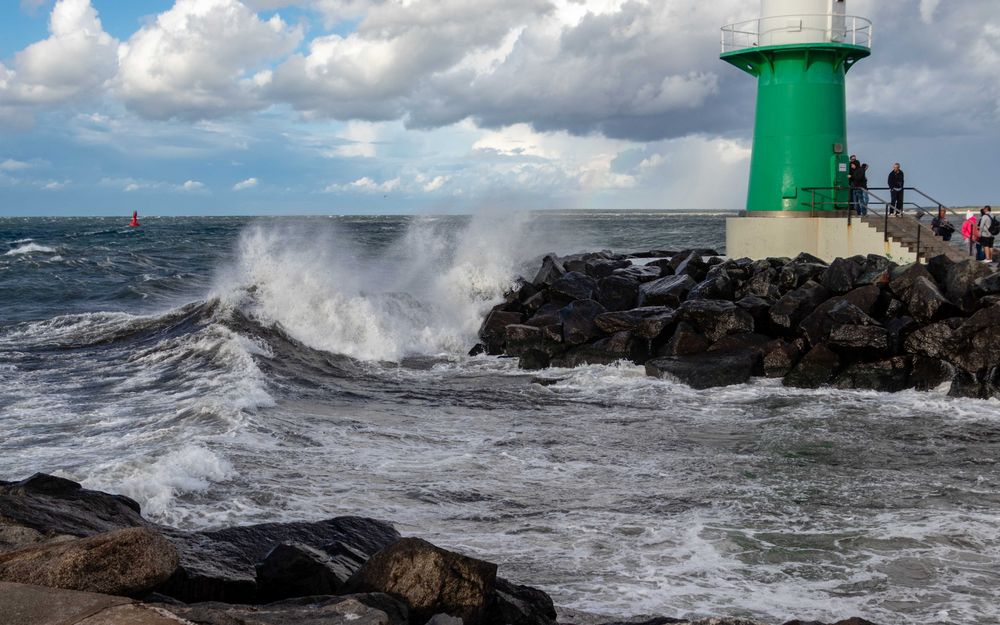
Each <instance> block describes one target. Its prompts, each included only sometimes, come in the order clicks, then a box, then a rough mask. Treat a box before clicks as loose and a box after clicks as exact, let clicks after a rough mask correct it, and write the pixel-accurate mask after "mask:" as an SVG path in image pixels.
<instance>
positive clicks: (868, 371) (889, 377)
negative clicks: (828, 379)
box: [835, 356, 911, 393]
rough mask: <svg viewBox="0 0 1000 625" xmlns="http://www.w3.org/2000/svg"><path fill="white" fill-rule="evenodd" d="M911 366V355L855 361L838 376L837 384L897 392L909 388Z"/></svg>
mask: <svg viewBox="0 0 1000 625" xmlns="http://www.w3.org/2000/svg"><path fill="white" fill-rule="evenodd" d="M910 367H911V360H910V356H892V357H890V358H884V359H882V360H877V361H874V362H858V363H854V364H852V365H849V366H848V367H847V368H846V369H844V370H843V371H842V372H841V373H840V375H838V376H837V380H836V382H835V386H837V387H838V388H844V389H863V390H871V391H883V392H887V393H895V392H898V391H902V390H903V389H906V388H909V383H908V381H909V375H910Z"/></svg>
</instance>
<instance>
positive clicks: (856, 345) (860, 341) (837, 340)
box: [827, 324, 889, 353]
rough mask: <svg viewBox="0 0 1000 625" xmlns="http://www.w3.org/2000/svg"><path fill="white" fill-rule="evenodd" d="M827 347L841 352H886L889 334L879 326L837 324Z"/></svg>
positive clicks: (831, 331)
mask: <svg viewBox="0 0 1000 625" xmlns="http://www.w3.org/2000/svg"><path fill="white" fill-rule="evenodd" d="M827 345H829V346H830V347H834V348H837V349H839V350H840V351H859V352H876V353H878V352H885V351H887V350H888V349H889V332H888V331H887V330H886V329H885V328H883V327H882V326H878V325H870V324H868V325H865V324H837V325H834V326H833V327H832V328H831V329H830V333H829V335H828V337H827Z"/></svg>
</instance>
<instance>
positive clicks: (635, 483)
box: [0, 212, 1000, 625]
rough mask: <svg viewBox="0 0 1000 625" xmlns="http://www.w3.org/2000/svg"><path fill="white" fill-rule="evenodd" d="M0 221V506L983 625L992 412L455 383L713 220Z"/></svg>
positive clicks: (610, 590) (718, 610)
mask: <svg viewBox="0 0 1000 625" xmlns="http://www.w3.org/2000/svg"><path fill="white" fill-rule="evenodd" d="M126 222H127V220H123V219H90V218H87V219H83V218H81V219H65V218H63V219H42V218H23V219H22V218H9V219H0V479H8V480H9V479H20V478H23V477H27V476H28V475H29V474H31V473H33V472H35V471H46V472H51V473H56V474H59V475H64V476H67V477H70V478H72V479H76V480H79V481H81V482H83V483H84V484H85V485H86V486H88V487H91V488H99V489H103V490H108V491H111V492H120V493H124V494H127V495H129V496H131V497H133V498H135V499H137V500H138V501H139V502H140V503H141V504H142V506H143V509H144V513H145V514H146V515H147V516H148V517H150V518H153V519H156V520H158V521H161V522H165V523H171V524H174V525H177V526H180V527H187V528H203V527H217V526H222V525H228V524H239V523H253V522H261V521H281V520H293V519H295V520H298V519H320V518H325V517H329V516H335V515H345V514H360V515H367V516H373V517H377V518H382V519H386V520H389V521H391V522H393V523H395V524H396V526H397V527H398V528H399V529H400V531H401V532H403V533H404V534H407V535H414V536H420V537H424V538H427V539H428V540H431V541H432V542H434V543H436V544H439V545H442V546H445V547H448V548H452V549H457V550H460V551H463V552H466V553H469V554H471V555H475V556H478V557H482V558H486V559H489V560H492V561H494V562H497V563H498V564H499V565H500V574H501V575H502V576H504V577H507V578H509V579H512V580H514V581H517V582H521V583H529V584H532V585H535V586H538V587H540V588H542V589H544V590H545V591H547V592H548V593H549V594H551V595H552V596H553V598H554V599H555V601H556V603H557V604H558V605H561V606H565V607H571V608H576V609H582V610H589V611H593V612H598V613H602V614H608V615H613V616H616V617H618V616H629V615H639V614H664V615H667V616H673V617H679V616H709V615H723V614H728V615H742V616H749V617H756V618H760V619H762V620H765V621H770V622H776V623H777V622H783V621H784V620H786V619H790V618H793V617H800V618H804V619H821V620H836V619H838V618H843V617H846V616H849V615H852V614H857V615H861V616H864V617H866V618H868V619H871V620H873V621H876V622H879V623H882V624H888V625H893V624H903V623H927V624H930V623H949V624H951V623H953V624H956V625H958V624H962V625H969V624H980V623H982V624H987V623H997V622H998V621H1000V606H998V602H997V600H996V588H997V587H1000V530H998V523H997V518H998V516H997V515H998V510H1000V467H998V456H1000V403H998V402H996V401H973V400H967V399H962V400H957V399H951V398H948V397H947V396H945V395H944V394H943V393H916V392H904V393H899V394H894V395H888V394H879V393H873V392H849V391H838V390H832V389H821V390H815V391H808V390H795V389H786V388H783V387H782V386H781V385H780V383H775V382H773V381H754V382H753V383H751V384H748V385H743V386H734V387H728V388H724V389H713V390H708V391H693V390H691V389H690V388H688V387H686V386H684V385H682V384H679V383H674V382H671V381H669V380H654V379H650V378H647V377H645V376H644V374H643V371H642V369H641V368H639V367H635V366H631V365H627V364H621V365H617V366H591V367H583V368H579V369H575V370H552V371H549V372H548V373H547V374H546V375H549V376H552V377H558V378H560V381H559V382H558V383H556V384H554V385H552V386H546V387H543V386H540V385H537V384H532V383H531V378H532V375H528V374H525V373H522V372H520V371H518V370H517V368H516V366H515V365H516V363H515V362H513V361H511V360H508V359H499V358H493V357H484V356H479V357H468V356H466V353H467V351H468V349H469V348H470V347H471V346H472V345H473V344H474V343H475V340H476V339H475V335H476V330H477V328H478V326H479V323H480V321H481V317H482V314H483V312H484V311H485V310H488V309H489V308H490V306H491V305H492V304H493V303H495V302H496V301H497V299H498V298H499V297H500V296H501V294H502V293H503V291H504V290H505V289H506V288H508V287H509V286H510V284H511V283H512V281H513V280H514V278H515V277H516V276H517V275H518V274H525V275H528V276H529V277H530V276H531V274H532V272H533V271H534V269H535V268H536V267H537V261H538V257H539V255H540V254H542V253H544V252H547V251H554V252H558V253H571V252H574V251H585V250H594V249H612V250H615V251H628V250H641V249H650V248H657V249H677V248H683V247H688V246H709V247H717V248H721V247H722V246H723V240H724V222H723V216H722V215H721V214H714V215H713V214H697V213H655V212H653V213H639V212H626V213H590V212H587V213H547V214H541V215H537V214H536V215H530V214H486V215H479V216H476V217H391V216H382V217H314V218H257V219H253V218H148V219H146V220H144V222H143V226H142V227H141V228H139V229H129V228H127V227H125V224H126Z"/></svg>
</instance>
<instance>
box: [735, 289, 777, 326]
mask: <svg viewBox="0 0 1000 625" xmlns="http://www.w3.org/2000/svg"><path fill="white" fill-rule="evenodd" d="M736 305H737V306H739V307H740V308H742V309H743V310H745V311H747V312H748V313H750V316H751V317H753V324H754V327H755V328H760V329H765V328H767V327H768V326H770V318H769V317H768V312H769V311H770V310H771V302H769V301H768V300H766V299H764V298H762V297H757V296H756V295H747V296H745V297H742V298H740V299H739V300H737V301H736Z"/></svg>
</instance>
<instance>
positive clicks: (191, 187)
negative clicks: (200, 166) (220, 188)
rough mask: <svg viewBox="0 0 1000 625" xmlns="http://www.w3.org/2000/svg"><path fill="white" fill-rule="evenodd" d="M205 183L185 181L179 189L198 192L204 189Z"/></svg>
mask: <svg viewBox="0 0 1000 625" xmlns="http://www.w3.org/2000/svg"><path fill="white" fill-rule="evenodd" d="M204 188H205V183H203V182H198V181H197V180H186V181H185V182H184V184H182V185H181V189H183V190H184V191H198V190H199V189H204Z"/></svg>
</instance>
